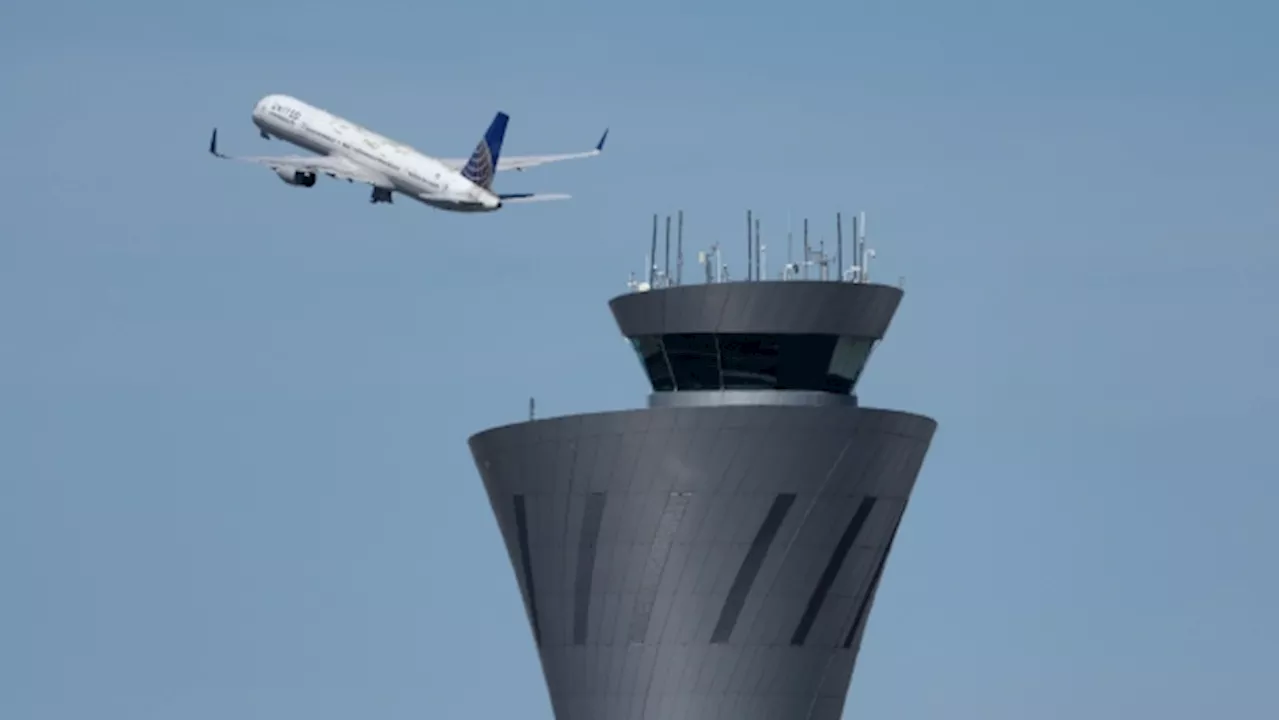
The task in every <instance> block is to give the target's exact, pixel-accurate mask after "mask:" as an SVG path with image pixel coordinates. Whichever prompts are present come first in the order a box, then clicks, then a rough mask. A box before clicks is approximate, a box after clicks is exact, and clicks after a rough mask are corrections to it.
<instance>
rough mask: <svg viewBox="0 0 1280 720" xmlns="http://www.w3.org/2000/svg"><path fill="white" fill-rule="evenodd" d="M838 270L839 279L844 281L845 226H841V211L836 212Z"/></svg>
mask: <svg viewBox="0 0 1280 720" xmlns="http://www.w3.org/2000/svg"><path fill="white" fill-rule="evenodd" d="M836 272H837V273H838V275H837V277H838V279H839V280H840V281H841V282H843V281H844V228H842V227H841V226H840V213H838V212H837V213H836Z"/></svg>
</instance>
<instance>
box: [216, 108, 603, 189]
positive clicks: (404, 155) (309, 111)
mask: <svg viewBox="0 0 1280 720" xmlns="http://www.w3.org/2000/svg"><path fill="white" fill-rule="evenodd" d="M508 120H510V117H509V116H508V115H507V114H506V113H504V112H499V113H498V114H497V115H495V116H494V118H493V121H492V122H491V123H490V124H489V129H488V130H487V131H486V132H485V134H484V137H483V138H481V140H480V143H479V144H478V145H476V149H475V151H474V152H472V153H471V156H470V157H469V158H452V159H450V158H435V157H431V156H429V155H425V154H423V153H421V152H419V151H417V150H415V149H413V148H412V147H409V146H408V145H405V144H403V143H399V142H396V141H394V140H391V139H389V138H386V137H384V136H382V135H379V134H378V133H375V132H372V131H371V130H368V129H366V128H364V127H361V126H360V125H357V124H356V123H353V122H351V121H349V120H346V119H344V118H341V117H338V116H337V115H334V114H332V113H329V112H327V111H325V110H321V109H320V108H317V107H315V106H312V105H308V104H307V103H305V102H303V101H301V100H298V99H297V98H294V97H290V96H288V95H277V94H273V95H267V96H266V97H264V98H262V99H261V100H259V101H258V104H257V105H255V106H254V108H253V124H254V125H256V126H257V127H258V134H259V135H260V136H261V137H262V138H263V139H266V140H270V139H272V138H278V139H280V140H284V141H285V142H288V143H290V144H292V145H295V146H298V147H301V148H303V149H306V150H310V151H311V152H314V153H317V154H316V155H284V156H278V157H240V156H232V155H225V154H223V153H222V152H220V151H219V150H218V129H217V128H216V127H215V128H214V129H213V136H212V137H211V138H210V139H209V152H210V153H211V154H212V155H214V157H217V158H221V159H224V160H239V161H241V162H249V163H255V164H258V165H265V166H267V167H269V168H271V169H272V170H274V171H275V172H276V174H277V175H279V176H280V179H281V180H283V181H284V182H285V183H287V184H289V185H293V186H297V187H312V186H313V185H315V184H316V178H317V176H319V175H328V176H329V177H331V178H335V179H339V180H346V181H347V182H361V183H366V184H368V185H370V186H372V188H373V191H372V193H371V195H370V197H369V202H371V203H373V204H375V205H376V204H378V203H391V202H392V194H393V193H400V194H401V195H404V196H406V197H410V198H413V199H414V200H417V201H419V202H422V203H424V204H426V205H429V206H431V207H434V208H437V209H440V210H448V211H452V212H494V211H496V210H498V209H500V208H502V207H503V206H505V205H509V204H514V203H528V202H541V201H546V200H567V199H568V198H569V196H568V195H564V194H559V193H542V194H539V193H497V192H494V190H493V179H494V175H495V174H496V173H499V172H502V171H504V170H516V171H522V170H525V169H528V168H531V167H535V166H537V165H544V164H547V163H553V162H561V161H563V160H576V159H579V158H588V157H594V156H596V155H599V154H600V153H601V152H602V151H603V150H604V141H605V140H607V139H608V137H609V129H608V128H605V131H604V134H603V135H601V136H600V141H599V142H598V143H596V146H595V148H594V149H592V150H588V151H585V152H576V153H562V154H559V155H521V156H515V157H513V156H509V155H505V156H504V155H502V154H501V152H502V140H503V137H504V136H505V135H506V132H507V121H508Z"/></svg>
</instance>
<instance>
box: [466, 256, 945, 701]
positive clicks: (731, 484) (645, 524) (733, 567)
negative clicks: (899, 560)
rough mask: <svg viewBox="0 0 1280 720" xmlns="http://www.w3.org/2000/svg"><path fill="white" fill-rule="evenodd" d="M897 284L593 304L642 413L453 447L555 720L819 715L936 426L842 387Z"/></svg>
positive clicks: (557, 423) (725, 290)
mask: <svg viewBox="0 0 1280 720" xmlns="http://www.w3.org/2000/svg"><path fill="white" fill-rule="evenodd" d="M902 294H903V293H902V290H900V289H899V288H896V287H890V286H885V285H874V284H869V283H861V282H825V281H824V282H809V281H789V282H725V283H716V282H712V283H708V284H704V285H692V286H679V287H667V288H663V289H656V290H648V291H645V292H633V293H629V294H626V295H623V296H620V297H617V298H614V299H613V300H612V301H611V302H610V308H611V309H612V311H613V315H614V317H615V319H616V320H617V323H618V327H619V328H620V329H621V331H622V334H623V335H624V336H626V338H628V339H629V340H630V341H631V344H632V345H633V346H634V348H635V351H636V354H637V356H638V358H639V363H640V366H641V367H642V368H643V370H644V372H645V374H646V375H647V376H648V379H649V382H650V383H651V385H652V388H653V393H652V394H651V395H650V396H649V402H648V407H647V408H645V409H636V410H627V411H622V412H605V413H597V414H585V415H571V416H567V417H559V418H550V419H545V420H536V421H530V422H524V423H519V424H515V425H508V426H504V427H498V428H494V429H490V430H487V431H484V432H481V433H479V434H477V435H475V436H473V437H472V438H471V439H470V445H471V451H472V454H473V456H474V458H475V462H476V465H477V467H478V468H479V470H480V475H481V477H482V479H483V481H484V485H485V489H486V490H487V492H488V495H489V500H490V502H491V504H492V506H493V511H494V514H495V515H496V517H497V521H498V526H499V527H500V528H501V531H502V535H503V539H504V540H505V543H506V547H507V551H508V552H509V553H510V558H511V564H512V567H513V568H514V570H515V575H516V579H517V581H518V584H519V587H520V592H521V594H522V595H523V597H524V605H525V610H526V612H527V613H528V619H529V626H530V628H531V630H532V635H533V640H534V642H535V643H536V644H537V647H538V652H539V655H540V657H541V662H542V668H543V671H544V673H545V676H546V681H547V687H548V689H549V691H550V694H551V702H552V706H553V707H554V710H555V714H556V718H557V719H558V720H570V719H572V720H623V719H643V720H711V719H713V718H714V719H717V720H730V719H731V720H749V719H752V718H760V719H769V720H802V719H804V720H837V719H838V718H839V717H840V715H841V712H842V709H843V707H844V703H845V697H846V694H847V691H848V687H849V682H850V679H851V676H852V673H853V668H854V662H855V660H856V658H857V655H858V648H859V646H860V644H861V641H862V635H863V632H864V629H865V628H866V625H867V618H868V617H869V614H870V610H871V607H872V604H873V601H874V598H875V594H876V588H877V586H878V584H879V582H880V577H881V572H882V571H883V569H884V564H885V560H886V559H887V558H888V556H889V552H890V548H891V547H892V545H893V539H894V536H895V534H896V533H897V530H898V526H899V523H900V522H901V520H902V516H903V513H904V511H905V510H906V507H907V501H908V498H909V497H910V495H911V491H912V487H913V486H914V484H915V480H916V476H917V474H918V473H919V471H920V467H921V464H922V463H923V461H924V457H925V453H926V451H927V450H928V447H929V443H930V441H931V439H932V437H933V433H934V430H935V428H936V423H935V422H934V421H933V420H932V419H930V418H927V417H922V416H920V415H913V414H909V413H905V412H898V411H893V410H879V409H870V408H863V407H859V405H858V402H857V397H856V395H855V394H854V390H855V387H856V384H857V381H858V378H859V376H860V375H861V374H862V370H863V367H864V366H865V365H866V362H867V359H868V357H869V356H870V354H871V351H872V348H873V347H874V346H875V344H876V343H877V342H878V341H879V340H880V339H881V338H883V337H884V334H885V331H886V330H887V328H888V326H889V322H890V320H891V319H892V318H893V315H894V312H895V310H896V309H897V307H898V304H899V302H900V300H901V298H902Z"/></svg>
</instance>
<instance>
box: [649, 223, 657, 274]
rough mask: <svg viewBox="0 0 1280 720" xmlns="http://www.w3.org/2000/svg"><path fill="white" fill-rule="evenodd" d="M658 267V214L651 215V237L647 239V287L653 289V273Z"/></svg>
mask: <svg viewBox="0 0 1280 720" xmlns="http://www.w3.org/2000/svg"><path fill="white" fill-rule="evenodd" d="M657 267H658V213H654V214H653V237H652V238H650V239H649V287H653V271H654V270H656V269H657Z"/></svg>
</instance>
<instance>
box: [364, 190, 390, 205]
mask: <svg viewBox="0 0 1280 720" xmlns="http://www.w3.org/2000/svg"><path fill="white" fill-rule="evenodd" d="M369 202H371V203H373V204H374V205H377V204H378V203H387V204H388V205H390V204H391V191H390V190H388V189H386V188H380V187H376V188H374V189H373V194H372V195H370V196H369Z"/></svg>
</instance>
